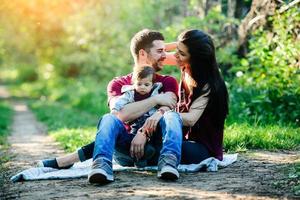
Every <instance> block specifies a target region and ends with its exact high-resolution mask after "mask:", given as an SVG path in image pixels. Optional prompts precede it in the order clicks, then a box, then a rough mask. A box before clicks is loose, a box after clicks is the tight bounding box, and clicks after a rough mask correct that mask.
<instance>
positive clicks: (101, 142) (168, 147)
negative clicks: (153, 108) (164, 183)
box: [93, 112, 182, 162]
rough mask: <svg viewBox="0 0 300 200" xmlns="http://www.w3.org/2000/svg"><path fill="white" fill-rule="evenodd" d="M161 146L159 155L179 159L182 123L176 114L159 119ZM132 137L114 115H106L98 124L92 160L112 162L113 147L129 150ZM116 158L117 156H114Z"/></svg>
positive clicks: (167, 114)
mask: <svg viewBox="0 0 300 200" xmlns="http://www.w3.org/2000/svg"><path fill="white" fill-rule="evenodd" d="M159 125H160V127H161V131H162V138H163V146H162V149H161V151H160V154H161V155H162V154H174V155H175V156H176V158H177V161H178V162H180V159H181V143H182V121H181V118H180V116H179V114H178V113H176V112H166V113H165V114H164V116H163V117H162V118H161V119H160V121H159ZM133 137H134V135H132V134H128V132H127V130H126V129H125V127H124V125H123V122H122V121H120V120H119V119H118V118H117V117H116V116H115V115H112V114H106V115H104V116H103V117H102V119H101V120H100V121H99V123H98V131H97V135H96V139H95V146H94V151H93V160H95V159H97V158H98V157H104V158H106V159H108V160H112V157H113V153H114V149H115V147H116V146H117V147H122V148H126V149H129V147H130V145H131V141H132V139H133ZM116 156H117V154H116Z"/></svg>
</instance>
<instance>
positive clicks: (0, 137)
mask: <svg viewBox="0 0 300 200" xmlns="http://www.w3.org/2000/svg"><path fill="white" fill-rule="evenodd" d="M12 116H13V110H12V108H11V107H10V105H9V104H7V103H6V102H3V101H2V102H0V188H4V183H5V182H6V180H7V177H6V174H5V172H6V171H7V168H6V167H5V165H4V164H5V163H6V162H7V161H8V160H9V155H8V154H7V148H8V144H7V136H8V134H9V131H10V125H11V123H12Z"/></svg>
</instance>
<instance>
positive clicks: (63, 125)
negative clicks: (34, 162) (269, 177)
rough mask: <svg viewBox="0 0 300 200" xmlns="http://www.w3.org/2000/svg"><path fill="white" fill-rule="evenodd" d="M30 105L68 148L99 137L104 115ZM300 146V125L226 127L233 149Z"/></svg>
mask: <svg viewBox="0 0 300 200" xmlns="http://www.w3.org/2000/svg"><path fill="white" fill-rule="evenodd" d="M30 107H31V108H32V109H33V111H34V112H35V113H36V115H37V117H38V119H39V120H41V121H42V122H44V123H45V124H46V125H47V126H48V130H49V132H50V134H51V135H53V136H54V138H55V139H57V141H59V142H60V143H61V145H62V146H63V147H64V148H65V149H66V150H67V151H73V150H75V149H76V148H79V147H81V146H82V145H85V144H87V143H88V142H90V141H92V140H93V139H94V137H95V131H96V125H97V120H98V119H99V117H100V114H99V116H96V115H93V114H90V113H87V112H83V111H80V110H77V109H73V108H70V107H67V106H64V105H63V104H59V103H50V102H46V101H33V102H31V103H30ZM102 114H103V113H102ZM299 145H300V128H295V127H292V126H288V125H287V126H282V125H258V124H255V125H253V124H248V123H230V124H229V125H227V126H226V128H225V134H224V147H225V150H226V151H229V152H236V151H239V152H240V151H246V150H248V149H264V150H276V149H285V150H292V149H297V148H299V147H300V146H299Z"/></svg>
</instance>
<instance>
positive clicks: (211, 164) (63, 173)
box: [10, 154, 238, 182]
mask: <svg viewBox="0 0 300 200" xmlns="http://www.w3.org/2000/svg"><path fill="white" fill-rule="evenodd" d="M237 155H238V154H227V155H224V156H223V160H222V161H219V160H218V159H215V158H213V157H211V158H207V159H206V160H203V161H202V162H201V163H199V164H189V165H179V166H178V171H180V172H197V171H200V170H205V171H208V172H216V171H218V167H220V168H224V167H226V166H228V165H230V164H232V163H234V162H235V161H236V160H237ZM91 165H92V160H91V159H90V160H87V161H85V162H82V163H75V164H74V165H73V167H71V168H70V169H61V170H59V169H54V168H50V167H36V168H30V169H26V170H24V171H22V172H20V173H18V174H16V175H15V176H13V177H11V178H10V180H11V181H13V182H17V181H25V180H45V179H68V178H80V177H87V175H88V174H89V172H90V170H91ZM113 170H114V171H137V170H138V171H141V170H149V171H155V170H157V166H147V167H145V168H136V167H122V166H120V165H118V164H116V163H115V162H113Z"/></svg>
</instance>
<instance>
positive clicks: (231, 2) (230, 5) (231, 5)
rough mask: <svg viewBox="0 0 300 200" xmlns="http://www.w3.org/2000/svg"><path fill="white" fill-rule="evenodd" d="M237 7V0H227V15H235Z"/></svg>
mask: <svg viewBox="0 0 300 200" xmlns="http://www.w3.org/2000/svg"><path fill="white" fill-rule="evenodd" d="M235 9H236V0H228V1H227V17H234V13H235Z"/></svg>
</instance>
